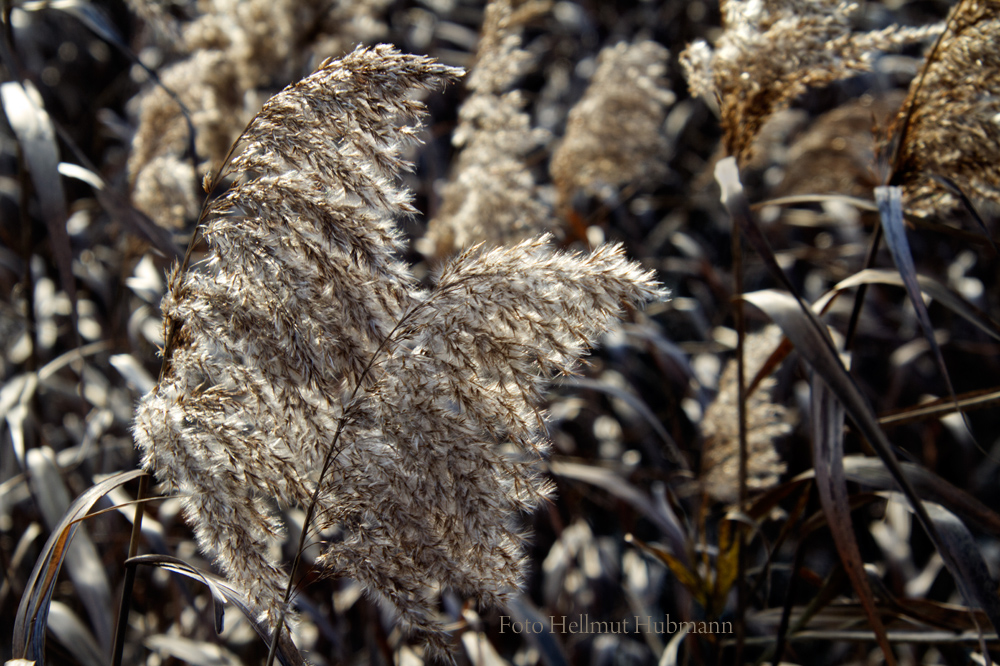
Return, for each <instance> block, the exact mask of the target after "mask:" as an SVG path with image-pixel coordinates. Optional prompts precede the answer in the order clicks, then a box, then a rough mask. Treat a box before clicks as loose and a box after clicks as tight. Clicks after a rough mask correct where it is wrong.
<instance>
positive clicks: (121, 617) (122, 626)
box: [111, 474, 149, 666]
mask: <svg viewBox="0 0 1000 666" xmlns="http://www.w3.org/2000/svg"><path fill="white" fill-rule="evenodd" d="M148 491H149V475H148V474H144V475H142V476H140V477H139V490H138V492H137V493H136V497H135V499H136V502H135V517H134V518H133V520H132V536H131V538H130V539H129V543H128V559H127V560H126V564H125V582H124V584H123V585H122V601H121V606H120V607H119V608H118V624H117V626H116V627H115V645H114V651H113V652H112V654H111V666H121V663H122V653H123V652H124V651H125V633H126V632H127V631H128V615H129V610H130V608H131V606H132V588H133V586H134V585H135V567H136V565H135V563H134V562H129V560H131V559H132V558H133V557H135V556H136V554H137V553H138V552H139V540H140V539H141V538H142V515H143V506H144V505H145V501H144V500H145V499H146V493H147V492H148Z"/></svg>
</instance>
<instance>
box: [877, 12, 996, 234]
mask: <svg viewBox="0 0 1000 666" xmlns="http://www.w3.org/2000/svg"><path fill="white" fill-rule="evenodd" d="M998 31H1000V5H998V4H997V3H996V2H985V1H982V0H965V1H964V2H960V3H959V4H958V5H957V6H956V7H955V9H954V10H953V11H952V15H951V18H950V19H949V22H948V30H947V32H945V33H944V35H942V37H941V40H940V42H939V43H938V44H937V46H936V47H935V49H934V50H933V51H932V52H931V54H930V55H929V56H928V61H927V64H926V65H925V71H924V73H923V75H922V76H918V77H917V78H915V79H914V80H913V83H912V84H911V86H910V92H909V94H908V96H907V99H906V101H905V102H904V103H903V106H902V108H901V109H900V112H899V116H898V118H897V127H896V131H897V132H898V133H900V134H901V136H899V137H897V140H898V141H899V153H898V155H897V157H896V161H895V163H894V164H893V165H892V167H893V171H894V173H893V175H892V177H893V179H894V181H895V182H896V183H898V184H900V185H902V186H903V188H904V192H905V194H906V196H907V202H906V204H907V208H908V209H909V210H910V212H913V213H918V214H923V215H940V214H942V213H944V212H947V211H949V210H950V209H954V208H956V207H958V206H961V205H962V201H961V196H962V195H961V194H959V193H958V190H961V192H963V193H964V194H966V195H972V196H975V197H977V198H982V199H985V200H987V201H990V202H992V203H993V204H994V205H998V204H1000V150H998V149H997V146H998V145H1000V125H998V119H1000V97H998V93H1000V54H998V53H997V49H996V35H997V34H998Z"/></svg>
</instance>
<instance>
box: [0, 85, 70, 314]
mask: <svg viewBox="0 0 1000 666" xmlns="http://www.w3.org/2000/svg"><path fill="white" fill-rule="evenodd" d="M0 101H2V103H3V109H4V112H5V113H6V114H7V120H8V121H9V122H10V126H11V129H13V130H14V135H15V136H16V137H17V140H18V143H19V145H20V147H21V151H22V154H23V155H24V161H25V162H26V163H27V166H28V171H29V173H30V174H31V181H32V183H34V185H35V192H36V195H37V197H38V203H39V207H40V209H41V213H42V219H43V220H44V221H45V226H46V228H47V229H48V232H49V239H50V242H51V244H52V253H53V255H55V259H56V265H57V266H58V268H59V279H60V283H61V284H62V288H63V291H65V292H66V295H67V296H69V299H70V303H72V305H73V310H72V317H73V331H74V332H75V331H76V306H77V304H76V280H75V279H74V277H73V249H72V248H71V247H70V243H69V234H68V233H67V232H66V195H65V193H64V191H63V185H62V178H61V177H60V175H59V147H58V146H57V145H56V133H55V129H54V128H53V127H52V120H51V119H50V118H49V114H48V113H47V112H46V111H45V106H44V104H43V103H42V101H41V96H40V95H39V94H38V91H37V90H36V89H35V88H34V86H32V85H31V84H30V83H26V84H25V85H22V84H21V83H18V82H17V81H7V82H6V83H3V84H0Z"/></svg>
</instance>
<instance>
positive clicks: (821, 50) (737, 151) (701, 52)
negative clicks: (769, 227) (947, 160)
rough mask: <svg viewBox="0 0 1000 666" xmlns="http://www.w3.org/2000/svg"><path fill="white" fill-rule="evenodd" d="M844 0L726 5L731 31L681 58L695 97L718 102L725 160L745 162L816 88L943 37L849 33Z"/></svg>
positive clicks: (849, 7)
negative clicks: (877, 58)
mask: <svg viewBox="0 0 1000 666" xmlns="http://www.w3.org/2000/svg"><path fill="white" fill-rule="evenodd" d="M857 8H858V4H857V3H853V2H843V1H842V0H746V1H739V0H727V1H726V2H725V3H723V7H722V10H723V24H724V27H725V31H724V32H723V33H722V35H721V37H719V39H718V41H717V42H716V44H715V47H714V48H712V47H710V46H708V44H706V43H705V42H704V41H700V40H699V41H697V42H695V43H693V44H690V45H689V46H688V48H687V49H685V50H684V51H683V52H682V53H681V64H682V65H683V66H684V70H685V72H686V73H687V78H688V86H689V87H690V89H691V94H692V95H696V96H699V97H702V98H704V99H706V100H710V101H711V100H714V101H717V102H718V104H719V108H720V113H721V123H722V129H723V132H724V144H725V148H726V151H727V154H729V155H733V156H735V157H736V158H737V159H738V160H739V161H740V162H741V163H743V162H744V161H745V160H746V159H747V157H748V155H749V152H750V149H751V145H752V144H753V140H754V138H755V137H756V136H757V132H758V131H759V130H760V128H761V126H762V125H763V124H764V122H765V121H766V120H767V119H768V117H770V116H771V115H772V114H773V113H775V112H776V111H779V110H781V109H783V108H786V107H787V106H788V105H789V104H791V103H792V102H793V101H794V100H795V98H797V97H798V96H799V95H801V94H802V93H804V92H805V91H806V90H807V89H808V88H810V87H812V86H820V85H824V84H827V83H831V82H833V81H837V80H839V79H843V78H846V77H848V76H852V75H854V74H856V73H858V72H863V71H867V70H869V69H870V68H871V63H872V60H873V56H874V55H875V54H876V53H878V52H880V51H887V50H891V49H894V48H898V47H899V46H901V45H904V44H908V43H912V42H918V41H922V40H925V39H928V38H929V37H932V36H934V35H936V34H938V33H939V32H940V31H941V29H942V27H941V26H940V25H936V26H927V27H919V28H906V27H899V26H895V25H893V26H889V27H888V28H885V29H883V30H876V31H872V32H866V33H854V32H852V31H851V22H850V16H851V14H853V13H854V12H855V11H857Z"/></svg>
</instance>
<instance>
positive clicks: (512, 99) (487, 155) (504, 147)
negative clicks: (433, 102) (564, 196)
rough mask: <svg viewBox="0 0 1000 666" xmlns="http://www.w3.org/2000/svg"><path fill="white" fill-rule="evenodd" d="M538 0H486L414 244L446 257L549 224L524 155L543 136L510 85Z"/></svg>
mask: <svg viewBox="0 0 1000 666" xmlns="http://www.w3.org/2000/svg"><path fill="white" fill-rule="evenodd" d="M549 4H550V3H548V2H544V1H541V0H493V1H492V2H490V3H489V5H487V7H486V11H485V17H484V20H483V28H482V34H481V35H480V39H479V48H478V52H477V54H476V61H475V63H474V64H473V66H472V69H471V70H470V72H469V76H468V80H467V87H468V90H469V91H470V93H471V94H470V95H469V97H468V98H467V99H466V100H465V101H464V102H463V103H462V106H461V108H460V109H459V112H458V118H459V124H458V128H457V129H456V131H455V134H454V136H453V138H452V142H453V144H454V145H455V147H456V148H458V149H459V150H460V152H459V154H458V157H457V159H456V161H455V166H454V169H453V172H452V174H451V176H450V178H449V182H448V183H447V184H446V185H445V186H444V188H443V189H442V202H441V210H440V211H439V212H438V214H437V215H436V216H435V217H434V219H432V220H431V221H430V223H429V224H428V228H427V235H426V237H425V238H423V239H421V243H420V245H418V247H419V248H420V249H421V251H423V253H424V254H427V255H429V256H434V257H437V258H443V257H447V256H449V255H450V254H452V253H453V252H455V251H456V250H459V251H460V250H462V249H465V248H467V247H470V246H472V245H475V244H476V243H480V242H488V243H492V244H503V243H516V242H518V241H521V240H524V239H526V238H530V237H531V236H536V235H538V234H540V233H543V232H546V231H549V230H551V227H552V215H551V210H550V206H548V205H546V204H545V203H544V202H543V201H542V198H541V197H539V196H538V191H537V190H538V186H537V184H536V182H535V178H534V176H533V174H532V173H531V170H530V168H529V167H528V164H527V162H528V157H529V155H530V154H531V153H532V152H534V151H536V150H538V149H539V148H540V147H541V146H542V145H544V144H545V143H546V142H547V141H548V139H549V134H548V132H546V131H545V130H543V129H540V128H532V126H531V116H530V115H529V114H528V113H526V112H525V111H524V105H525V100H524V96H523V95H522V94H521V91H520V90H517V89H516V88H515V85H516V84H517V82H518V80H519V79H520V78H522V77H523V76H524V74H525V73H527V71H529V70H530V69H531V67H532V65H533V63H532V56H531V54H529V53H528V52H527V51H525V50H524V49H522V48H521V32H522V31H523V26H524V24H525V23H526V22H528V21H530V20H531V19H532V18H533V17H535V16H537V15H539V14H541V13H543V12H545V11H547V10H548V8H549Z"/></svg>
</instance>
